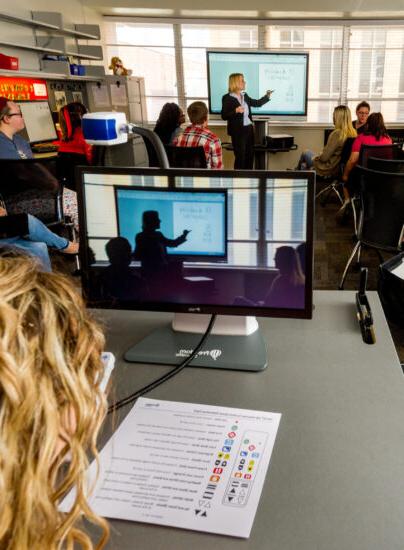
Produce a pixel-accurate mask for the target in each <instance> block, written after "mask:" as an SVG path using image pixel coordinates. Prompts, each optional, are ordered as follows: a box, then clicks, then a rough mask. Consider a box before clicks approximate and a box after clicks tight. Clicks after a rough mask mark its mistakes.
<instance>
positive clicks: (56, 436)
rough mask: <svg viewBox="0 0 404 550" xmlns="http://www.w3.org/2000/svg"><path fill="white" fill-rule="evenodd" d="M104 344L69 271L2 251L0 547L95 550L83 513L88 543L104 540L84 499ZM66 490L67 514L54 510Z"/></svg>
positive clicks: (101, 409) (99, 405)
mask: <svg viewBox="0 0 404 550" xmlns="http://www.w3.org/2000/svg"><path fill="white" fill-rule="evenodd" d="M103 346H104V336H103V334H102V332H101V330H100V329H99V327H98V326H97V325H96V324H95V323H94V321H92V320H91V319H90V317H89V315H88V313H87V311H86V309H85V306H84V303H83V300H82V298H81V296H80V295H79V294H78V292H77V291H76V290H75V288H74V287H73V285H72V283H71V282H70V281H69V280H68V278H67V277H65V276H63V275H59V274H55V273H43V272H41V271H39V270H38V268H37V265H36V263H35V262H34V260H32V259H31V258H29V257H27V256H21V255H18V254H16V255H14V254H13V253H11V254H8V257H5V256H0V433H1V441H0V548H2V549H7V550H28V549H29V550H45V549H46V550H56V549H59V548H61V547H63V548H67V549H71V550H73V547H74V548H76V547H77V548H84V549H86V550H89V549H93V548H94V546H93V543H92V542H91V540H90V538H89V536H88V535H87V534H86V533H85V531H84V529H83V527H82V525H81V523H82V520H83V519H87V520H89V521H91V522H92V523H95V524H96V525H98V527H100V528H101V530H102V535H101V537H100V540H99V542H98V544H97V545H96V548H98V549H100V548H103V547H104V545H105V543H106V541H107V539H108V535H109V530H108V524H107V522H106V521H105V520H104V519H103V518H100V517H98V516H97V515H96V514H94V513H93V512H92V511H91V509H90V507H89V505H88V503H87V500H86V496H85V494H86V483H85V471H86V469H87V467H88V464H89V460H88V458H87V455H86V450H90V452H91V453H92V455H93V456H94V457H96V458H97V457H98V455H97V450H96V438H97V434H98V431H99V429H100V426H101V423H102V421H103V419H104V416H105V411H106V399H105V396H104V393H103V392H102V391H101V389H100V387H99V384H100V381H101V379H102V373H103V366H102V363H101V356H100V354H101V351H102V350H103ZM69 418H70V421H69V420H68V419H69ZM72 418H73V421H72ZM73 425H74V426H73ZM58 447H59V452H58V450H57V448H58ZM67 453H70V463H69V464H68V465H66V464H65V466H64V468H65V470H64V469H62V468H61V466H62V463H63V460H64V459H65V458H66V454H67ZM73 487H74V488H75V489H76V497H75V501H74V504H73V506H72V508H71V510H70V512H68V513H66V514H64V513H62V512H59V511H58V504H59V501H60V499H61V497H62V496H63V495H64V494H65V493H66V492H67V491H69V490H70V489H72V488H73Z"/></svg>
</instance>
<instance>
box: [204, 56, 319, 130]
mask: <svg viewBox="0 0 404 550" xmlns="http://www.w3.org/2000/svg"><path fill="white" fill-rule="evenodd" d="M206 55H207V70H208V95H209V110H210V112H211V113H212V114H220V113H221V110H222V97H223V95H225V94H226V93H227V92H228V83H229V76H230V75H231V74H232V73H242V74H243V75H244V78H245V80H246V83H247V84H246V92H247V93H248V95H249V96H250V97H252V98H253V99H259V98H261V97H262V96H263V95H265V93H266V91H267V90H273V93H272V95H271V101H269V102H268V103H266V104H265V105H263V106H262V107H253V108H252V114H255V115H260V116H263V117H272V118H275V119H277V118H280V119H285V118H290V119H298V120H302V119H304V117H306V116H307V85H308V69H309V66H308V65H309V54H308V53H295V52H293V53H290V52H288V53H284V52H269V51H266V52H265V51H251V50H249V51H245V50H207V52H206Z"/></svg>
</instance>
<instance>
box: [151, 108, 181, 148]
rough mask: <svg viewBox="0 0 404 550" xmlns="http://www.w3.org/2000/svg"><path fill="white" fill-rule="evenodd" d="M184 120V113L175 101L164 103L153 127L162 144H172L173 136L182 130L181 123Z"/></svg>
mask: <svg viewBox="0 0 404 550" xmlns="http://www.w3.org/2000/svg"><path fill="white" fill-rule="evenodd" d="M184 122H185V115H184V113H183V111H182V109H181V107H180V106H179V105H177V104H176V103H165V104H164V105H163V108H162V109H161V111H160V114H159V117H158V119H157V122H156V126H155V127H154V130H153V131H154V132H155V133H156V134H157V135H158V136H159V138H160V139H161V141H162V142H163V144H164V145H172V144H173V142H174V140H175V138H177V137H178V136H179V135H180V133H181V132H182V128H181V124H184Z"/></svg>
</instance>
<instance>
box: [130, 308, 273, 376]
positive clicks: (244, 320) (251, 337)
mask: <svg viewBox="0 0 404 550" xmlns="http://www.w3.org/2000/svg"><path fill="white" fill-rule="evenodd" d="M209 320H210V315H204V314H203V315H198V314H191V313H176V314H175V315H174V319H173V322H172V325H167V326H165V327H162V328H159V329H157V330H155V331H153V332H152V333H151V334H149V335H148V336H146V337H145V338H144V339H143V340H141V341H140V342H138V343H137V344H135V346H133V347H132V348H130V349H129V350H128V351H127V352H126V353H125V355H124V358H125V360H126V361H129V362H130V363H154V364H164V365H179V364H180V363H181V362H182V361H183V360H184V359H185V358H186V357H188V356H189V355H190V354H191V353H192V351H193V350H194V348H195V346H197V345H198V342H199V341H200V339H201V336H202V334H203V333H204V332H205V331H206V328H207V326H208V324H209ZM190 366H191V367H212V368H215V369H233V370H247V371H260V370H263V369H265V368H266V366H267V349H266V345H265V342H264V340H263V338H262V334H261V332H260V330H259V328H258V322H257V319H256V318H255V317H245V316H235V315H231V316H224V315H223V316H222V315H218V316H217V318H216V322H215V325H214V327H213V330H212V333H211V334H210V336H209V338H208V339H207V341H206V343H205V345H204V346H203V348H202V350H201V351H200V352H199V353H198V355H197V356H196V357H195V359H193V360H192V361H191V363H190Z"/></svg>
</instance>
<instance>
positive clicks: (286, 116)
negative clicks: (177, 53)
mask: <svg viewBox="0 0 404 550" xmlns="http://www.w3.org/2000/svg"><path fill="white" fill-rule="evenodd" d="M212 53H228V54H233V53H236V54H250V55H251V54H253V55H256V54H259V55H271V54H272V55H288V56H293V55H300V56H301V55H304V56H305V57H306V82H305V89H306V97H305V103H304V113H298V114H296V113H290V112H284V113H280V112H279V111H270V110H268V111H264V112H263V111H259V112H255V107H252V108H251V115H252V116H253V117H254V118H255V119H256V120H268V119H269V118H272V119H274V120H277V119H278V117H279V120H298V121H304V120H306V119H307V105H308V95H309V63H310V55H309V52H304V51H285V50H279V51H278V50H252V49H245V48H207V49H206V72H207V80H208V106H209V113H210V114H211V115H219V116H220V114H221V111H218V110H215V111H214V110H213V109H212V101H211V96H212V94H211V86H210V84H211V82H210V70H209V67H210V59H209V55H210V54H212ZM227 92H228V91H227V90H226V91H225V92H224V94H223V95H225V94H226V93H227ZM257 99H258V98H257ZM269 105H270V103H269Z"/></svg>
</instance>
